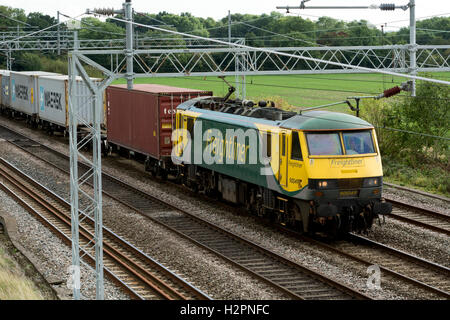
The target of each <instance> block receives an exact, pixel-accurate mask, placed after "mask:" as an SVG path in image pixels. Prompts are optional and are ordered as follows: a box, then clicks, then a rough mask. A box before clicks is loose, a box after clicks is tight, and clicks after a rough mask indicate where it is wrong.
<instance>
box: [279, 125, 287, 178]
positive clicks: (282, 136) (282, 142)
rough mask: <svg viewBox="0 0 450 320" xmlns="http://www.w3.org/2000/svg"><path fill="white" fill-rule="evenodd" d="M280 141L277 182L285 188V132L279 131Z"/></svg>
mask: <svg viewBox="0 0 450 320" xmlns="http://www.w3.org/2000/svg"><path fill="white" fill-rule="evenodd" d="M279 139H280V144H279V146H280V152H279V158H280V164H279V168H278V182H279V183H280V185H282V186H287V182H288V180H287V179H288V161H287V154H288V152H287V147H288V145H287V140H286V139H287V132H286V131H281V132H280V134H279Z"/></svg>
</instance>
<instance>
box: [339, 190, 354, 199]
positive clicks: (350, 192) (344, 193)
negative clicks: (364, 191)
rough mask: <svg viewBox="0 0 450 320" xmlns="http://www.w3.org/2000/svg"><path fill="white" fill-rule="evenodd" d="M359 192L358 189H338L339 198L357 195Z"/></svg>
mask: <svg viewBox="0 0 450 320" xmlns="http://www.w3.org/2000/svg"><path fill="white" fill-rule="evenodd" d="M358 194H359V191H358V190H345V191H339V197H340V198H348V197H357V196H358Z"/></svg>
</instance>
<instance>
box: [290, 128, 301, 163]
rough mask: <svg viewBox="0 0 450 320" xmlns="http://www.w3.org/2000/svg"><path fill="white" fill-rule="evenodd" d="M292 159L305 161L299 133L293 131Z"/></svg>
mask: <svg viewBox="0 0 450 320" xmlns="http://www.w3.org/2000/svg"><path fill="white" fill-rule="evenodd" d="M291 150H292V151H291V159H292V160H300V161H302V160H303V157H302V149H301V147H300V138H299V136H298V132H297V131H292V146H291Z"/></svg>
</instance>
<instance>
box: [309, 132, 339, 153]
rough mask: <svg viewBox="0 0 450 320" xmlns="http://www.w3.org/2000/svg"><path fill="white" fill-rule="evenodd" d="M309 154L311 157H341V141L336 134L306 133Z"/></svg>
mask: <svg viewBox="0 0 450 320" xmlns="http://www.w3.org/2000/svg"><path fill="white" fill-rule="evenodd" d="M306 140H307V141H308V148H309V154H310V155H312V156H340V155H343V151H342V145H341V139H340V137H339V133H338V132H330V133H307V134H306Z"/></svg>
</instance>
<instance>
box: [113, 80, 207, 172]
mask: <svg viewBox="0 0 450 320" xmlns="http://www.w3.org/2000/svg"><path fill="white" fill-rule="evenodd" d="M212 94H213V93H212V92H211V91H202V90H194V89H185V88H176V87H170V86H163V85H156V84H135V85H134V87H133V90H128V89H127V87H126V85H113V86H109V87H108V89H107V90H106V97H107V106H106V107H107V123H108V129H107V139H108V143H109V144H112V145H116V146H119V147H123V148H125V149H128V150H131V151H134V152H138V153H140V154H144V155H146V156H147V162H148V161H150V162H151V165H153V164H154V163H155V161H162V162H164V163H165V164H161V163H159V166H162V167H164V166H165V165H167V163H169V162H170V156H171V152H172V140H171V138H172V126H173V124H174V122H175V118H176V108H177V106H178V105H179V104H180V103H182V102H184V101H186V100H190V99H193V98H197V97H200V96H212ZM147 162H146V168H147V164H148V163H147ZM147 169H148V168H147Z"/></svg>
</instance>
